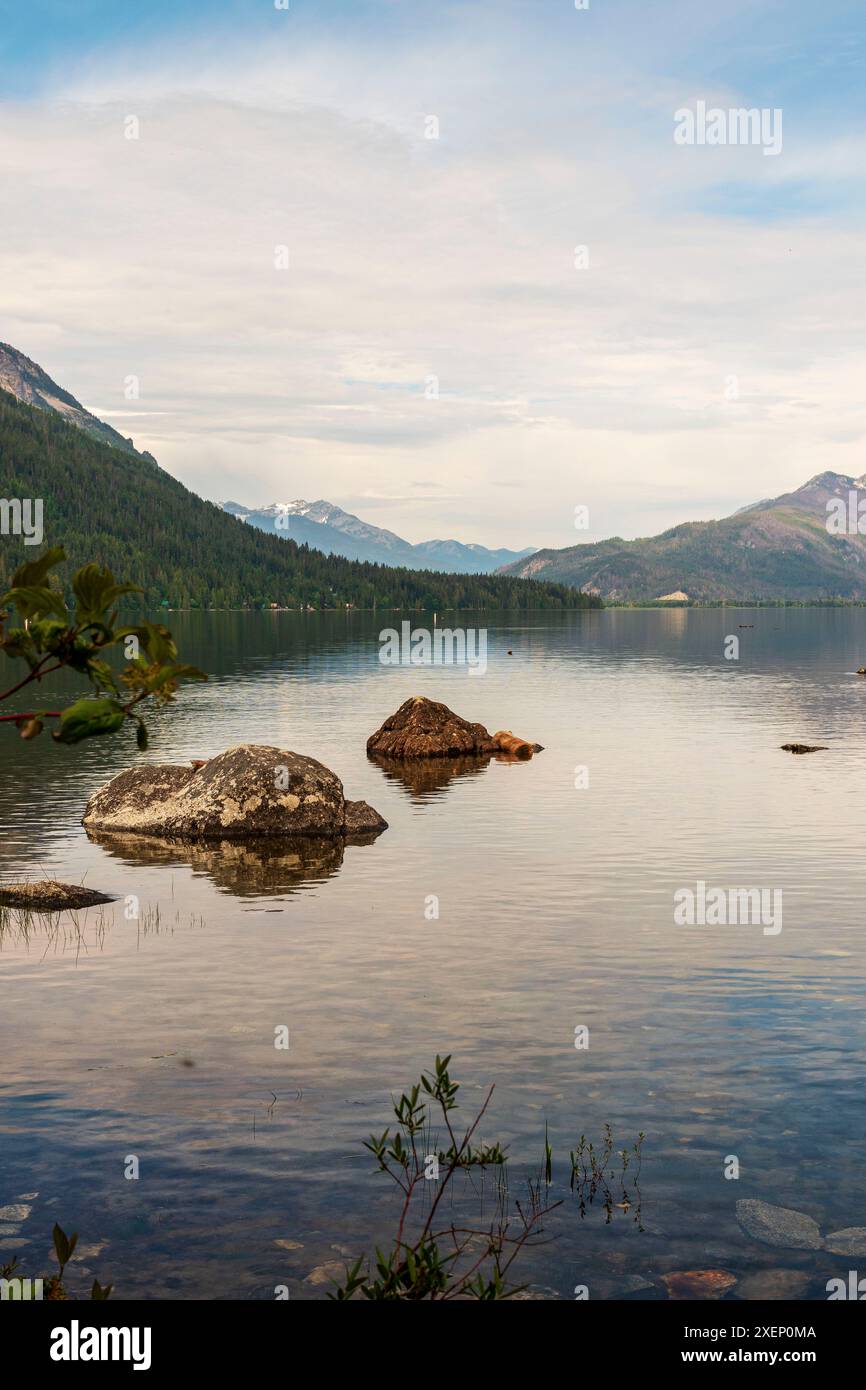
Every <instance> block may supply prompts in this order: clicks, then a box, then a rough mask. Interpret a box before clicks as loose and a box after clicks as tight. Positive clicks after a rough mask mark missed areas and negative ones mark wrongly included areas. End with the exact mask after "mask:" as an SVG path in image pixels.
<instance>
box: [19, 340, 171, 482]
mask: <svg viewBox="0 0 866 1390" xmlns="http://www.w3.org/2000/svg"><path fill="white" fill-rule="evenodd" d="M0 388H2V390H4V391H8V392H9V394H10V395H12V396H14V397H15V398H16V400H19V401H21V402H22V403H23V404H24V405H32V406H35V407H36V409H37V410H50V411H53V412H54V413H55V414H56V415H60V416H62V417H63V419H64V420H65V421H66V422H67V424H70V425H77V426H78V428H79V429H81V430H84V432H85V434H89V435H92V436H93V438H94V439H98V440H100V441H101V442H102V443H103V444H110V445H112V447H113V448H115V449H123V450H124V451H125V452H126V453H129V454H135V455H136V456H137V457H138V458H142V459H145V460H146V461H147V462H148V463H151V464H154V465H155V464H156V459H155V458H154V457H153V455H152V454H148V453H146V452H145V453H139V451H138V449H136V447H135V445H134V444H133V442H132V440H131V439H125V438H124V437H123V435H122V434H119V433H118V432H117V430H115V429H112V427H111V425H107V424H106V423H105V421H104V420H100V419H98V418H97V416H95V415H91V413H90V411H89V410H85V408H84V406H83V405H82V404H81V402H80V401H77V400H76V399H75V397H74V396H73V395H70V393H69V392H68V391H64V389H63V387H62V386H58V385H57V382H56V381H53V380H52V378H51V377H50V376H49V375H48V373H47V372H46V371H45V370H44V369H43V368H42V367H40V366H39V364H38V363H37V362H33V361H32V360H31V359H30V358H29V357H25V355H24V353H23V352H20V351H19V349H18V348H15V347H12V346H11V344H10V343H0Z"/></svg>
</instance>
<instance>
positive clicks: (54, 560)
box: [0, 546, 207, 749]
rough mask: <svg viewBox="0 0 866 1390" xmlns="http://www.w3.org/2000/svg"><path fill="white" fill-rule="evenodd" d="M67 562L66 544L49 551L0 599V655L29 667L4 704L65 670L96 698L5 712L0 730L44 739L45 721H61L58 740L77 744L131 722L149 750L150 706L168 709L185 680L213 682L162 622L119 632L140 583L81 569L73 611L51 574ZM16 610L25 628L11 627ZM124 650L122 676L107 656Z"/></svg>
mask: <svg viewBox="0 0 866 1390" xmlns="http://www.w3.org/2000/svg"><path fill="white" fill-rule="evenodd" d="M65 559H66V554H65V552H64V550H63V547H62V546H54V547H53V548H52V549H50V550H46V552H45V554H44V555H41V556H40V557H39V558H38V559H37V560H33V561H31V562H30V563H28V564H24V565H21V566H20V567H19V569H17V570H16V572H15V574H14V575H13V577H12V585H11V588H10V589H9V590H8V592H7V593H5V594H4V595H3V596H2V597H0V651H3V652H5V654H6V656H7V657H9V658H11V659H12V660H21V661H24V662H25V664H26V666H27V667H28V671H27V674H26V675H25V676H24V677H23V679H22V680H19V681H18V682H17V683H16V684H15V685H12V686H10V687H9V689H8V690H4V691H2V692H0V705H2V704H3V703H4V702H5V701H6V700H8V699H10V698H11V697H12V696H13V695H17V694H18V692H19V691H21V690H26V689H29V688H30V687H31V686H33V687H38V685H39V683H40V682H41V681H42V680H44V679H45V677H46V676H50V675H52V674H53V673H54V672H56V671H61V670H68V671H74V672H76V673H78V674H79V675H81V676H85V677H86V678H87V679H88V680H89V681H90V684H91V685H92V686H93V688H94V691H95V694H94V695H92V696H86V697H84V698H82V699H79V700H76V701H74V702H73V703H72V704H70V705H67V706H66V707H65V708H64V709H59V710H58V709H42V708H36V709H32V710H30V711H28V712H26V713H18V714H0V724H14V725H15V726H16V728H17V729H18V731H19V733H20V735H21V737H22V738H23V739H27V740H29V739H34V738H37V737H38V736H39V734H41V733H42V731H43V729H44V728H45V724H46V721H48V720H55V719H56V720H58V721H59V723H58V726H57V727H56V728H55V729H53V730H52V738H54V739H55V740H56V741H57V742H58V743H68V744H72V743H80V742H81V740H82V739H85V738H94V737H96V736H98V735H101V734H113V733H117V731H118V730H119V729H121V728H122V727H123V726H124V725H125V724H126V722H127V721H130V722H131V723H133V724H134V725H135V730H136V739H137V742H138V747H139V748H142V749H143V748H146V747H147V727H146V725H145V723H144V719H143V718H142V714H141V707H142V706H143V705H144V703H145V702H146V701H148V700H149V701H152V702H153V704H155V705H164V704H167V703H168V702H169V701H171V700H172V699H173V698H174V695H175V694H176V692H177V690H178V688H179V686H180V684H181V682H182V681H205V680H207V676H206V675H205V674H204V672H203V671H199V670H198V668H197V667H195V666H187V665H184V664H182V663H181V662H179V661H178V659H177V647H176V645H175V642H174V639H173V637H172V635H171V633H170V632H169V630H168V628H166V627H164V626H163V625H162V624H161V623H151V622H141V623H137V624H135V626H132V627H117V626H116V623H117V608H116V604H117V602H118V600H119V599H121V598H123V596H124V595H125V594H133V593H142V592H143V591H142V590H141V589H140V588H139V587H138V586H137V585H135V584H121V583H118V582H117V581H116V580H115V578H114V575H113V574H112V573H111V570H109V569H106V568H101V567H100V566H99V565H95V564H89V565H85V566H84V567H83V568H82V569H80V570H78V571H77V572H76V574H75V575H73V578H72V581H71V590H72V596H73V599H74V606H73V607H72V608H70V607H69V605H68V604H67V602H66V599H65V597H64V595H63V593H62V592H61V591H60V589H58V588H55V587H54V586H53V585H52V583H51V577H52V576H51V571H52V570H54V569H55V568H56V567H57V566H58V565H60V564H62V563H63V562H64V561H65ZM12 610H14V611H15V613H16V614H17V617H18V620H19V625H18V626H12V627H8V626H7V624H8V623H9V621H10V619H11V618H12ZM121 650H122V653H123V656H124V658H125V661H126V664H125V665H124V666H123V667H121V668H120V669H117V670H116V669H115V668H114V667H113V666H112V665H110V663H109V661H108V660H107V659H106V658H107V657H108V656H109V655H110V654H111V653H112V652H118V651H121Z"/></svg>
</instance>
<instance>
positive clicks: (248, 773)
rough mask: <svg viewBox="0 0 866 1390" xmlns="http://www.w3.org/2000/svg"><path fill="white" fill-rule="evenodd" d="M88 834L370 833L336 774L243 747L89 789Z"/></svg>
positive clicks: (366, 815)
mask: <svg viewBox="0 0 866 1390" xmlns="http://www.w3.org/2000/svg"><path fill="white" fill-rule="evenodd" d="M83 824H84V826H85V828H86V829H87V830H102V831H112V832H125V833H131V834H135V835H155V836H159V837H166V838H176V839H222V840H228V839H246V838H247V837H257V836H267V835H280V836H322V837H338V836H346V835H350V834H377V833H378V832H379V831H381V830H385V829H386V828H387V822H386V821H384V820H383V819H382V817H381V816H379V815H378V813H377V812H375V811H374V810H373V809H372V808H371V807H370V806H368V805H367V803H366V802H363V801H360V802H352V801H346V799H345V797H344V795H343V784H342V782H341V781H340V779H339V777H338V776H337V774H336V773H335V772H331V770H330V768H327V767H325V766H324V765H323V764H322V763H320V762H317V761H316V760H315V758H305V757H302V756H301V754H300V753H292V752H289V751H288V750H287V749H283V748H270V747H266V746H262V745H258V744H252V743H245V744H241V745H239V746H238V747H237V748H229V749H228V750H227V751H226V752H225V753H220V754H219V755H218V756H217V757H215V758H211V759H210V760H209V761H208V762H206V763H203V764H202V765H201V766H200V767H175V766H170V765H157V764H144V765H143V766H141V767H133V768H129V769H128V770H127V771H126V772H121V773H120V774H119V776H117V777H114V778H112V780H111V781H110V782H108V783H107V784H106V785H105V786H104V787H100V789H99V791H97V792H94V794H93V796H92V797H91V798H90V800H89V801H88V803H87V806H86V808H85V811H84V817H83Z"/></svg>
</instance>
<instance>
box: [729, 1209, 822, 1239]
mask: <svg viewBox="0 0 866 1390" xmlns="http://www.w3.org/2000/svg"><path fill="white" fill-rule="evenodd" d="M737 1220H738V1221H739V1223H740V1225H741V1227H742V1228H743V1230H744V1231H745V1233H746V1235H747V1236H751V1237H752V1239H753V1240H761V1241H763V1242H764V1244H765V1245H783V1246H786V1247H787V1248H788V1249H789V1250H820V1249H821V1247H822V1245H823V1243H824V1242H823V1241H822V1240H821V1232H820V1231H819V1230H818V1225H817V1223H816V1222H815V1221H813V1220H812V1218H811V1216H807V1215H806V1214H805V1212H802V1211H792V1210H791V1209H790V1208H789V1207H774V1206H772V1205H771V1203H769V1202H759V1201H757V1200H756V1199H754V1198H741V1199H740V1201H738V1202H737Z"/></svg>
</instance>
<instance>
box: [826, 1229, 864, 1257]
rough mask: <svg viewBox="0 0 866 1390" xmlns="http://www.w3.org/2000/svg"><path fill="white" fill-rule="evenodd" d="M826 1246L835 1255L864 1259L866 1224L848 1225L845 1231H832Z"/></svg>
mask: <svg viewBox="0 0 866 1390" xmlns="http://www.w3.org/2000/svg"><path fill="white" fill-rule="evenodd" d="M824 1246H825V1248H826V1249H827V1250H829V1251H830V1252H831V1254H833V1255H848V1256H852V1257H856V1258H857V1259H862V1258H863V1257H864V1256H866V1226H846V1227H845V1229H844V1231H831V1232H830V1234H829V1235H828V1236H827V1238H826V1239H825V1241H824Z"/></svg>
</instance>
